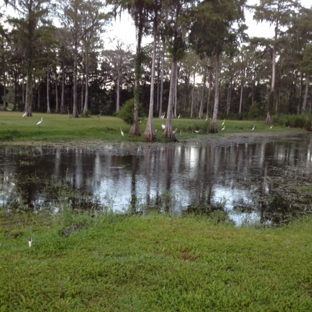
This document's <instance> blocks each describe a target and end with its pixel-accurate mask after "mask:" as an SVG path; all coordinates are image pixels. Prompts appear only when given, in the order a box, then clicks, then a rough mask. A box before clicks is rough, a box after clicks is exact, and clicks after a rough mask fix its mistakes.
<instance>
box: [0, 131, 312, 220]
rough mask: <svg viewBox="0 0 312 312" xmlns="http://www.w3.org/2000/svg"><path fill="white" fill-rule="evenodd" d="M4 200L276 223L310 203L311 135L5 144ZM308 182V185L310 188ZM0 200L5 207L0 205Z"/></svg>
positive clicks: (23, 206) (12, 205)
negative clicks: (71, 144) (83, 144)
mask: <svg viewBox="0 0 312 312" xmlns="http://www.w3.org/2000/svg"><path fill="white" fill-rule="evenodd" d="M0 158H1V171H0V173H1V205H2V206H4V207H5V208H8V209H9V210H10V211H17V210H28V211H30V212H34V211H40V210H46V209H49V207H51V206H55V205H59V201H60V198H63V200H64V198H66V199H67V200H70V202H71V204H72V205H73V207H74V208H75V209H78V210H82V209H84V208H85V209H90V208H92V209H97V210H105V209H112V210H113V211H121V212H127V213H130V214H133V213H148V212H149V211H151V210H156V211H158V212H160V213H169V214H182V213H198V214H205V215H210V216H214V220H215V221H216V222H219V221H220V222H221V221H222V222H224V221H226V220H232V221H234V222H235V223H236V224H241V223H242V222H258V223H263V224H266V223H274V224H281V223H285V222H287V221H288V220H289V219H290V218H293V217H298V216H299V215H302V214H306V213H310V211H311V202H312V201H311V179H312V178H311V168H312V138H311V135H301V136H300V137H293V138H289V137H288V138H287V139H285V138H274V139H273V138H271V139H269V138H267V139H266V138H264V139H263V138H262V139H256V138H255V139H254V140H252V139H250V138H244V140H242V139H240V140H236V141H235V139H234V140H233V141H232V142H231V143H229V142H222V140H220V141H217V140H214V141H211V142H207V143H205V142H200V141H198V142H196V143H184V144H180V143H176V144H174V145H172V144H168V145H165V144H157V143H156V144H143V143H138V144H133V143H132V144H131V143H129V144H127V143H122V144H113V143H103V144H102V145H101V146H96V147H94V148H93V147H92V146H87V147H75V148H66V147H49V146H39V147H3V148H1V149H0ZM309 187H310V188H309ZM5 208H4V209H5Z"/></svg>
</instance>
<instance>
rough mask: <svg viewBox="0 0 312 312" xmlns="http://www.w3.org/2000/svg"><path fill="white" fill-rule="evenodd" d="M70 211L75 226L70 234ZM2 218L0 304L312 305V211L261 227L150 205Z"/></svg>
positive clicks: (7, 307)
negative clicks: (136, 209)
mask: <svg viewBox="0 0 312 312" xmlns="http://www.w3.org/2000/svg"><path fill="white" fill-rule="evenodd" d="M68 220H71V222H72V224H76V225H77V224H78V225H79V226H80V228H79V230H77V231H72V233H71V235H70V236H66V235H64V232H63V229H64V227H65V226H68V224H69V223H68ZM0 223H1V228H2V230H1V233H0V247H1V248H0V269H1V279H0V311H59V310H60V311H311V309H312V292H311V289H312V266H311V262H312V245H311V241H312V222H311V219H307V220H302V221H296V222H294V223H292V224H290V225H288V226H285V227H283V228H279V229H265V230H264V229H260V228H256V227H254V228H244V227H242V228H237V227H234V226H231V225H222V224H219V225H215V224H212V223H211V222H210V221H209V219H207V218H204V217H202V218H199V217H187V218H179V217H174V218H170V217H168V216H161V215H153V214H151V215H147V216H144V217H139V216H132V217H127V216H120V215H113V214H106V215H98V216H96V217H93V218H91V217H89V216H88V215H73V216H71V218H70V219H68V216H66V214H65V215H64V216H63V217H62V216H60V217H58V218H57V219H54V218H51V217H47V216H45V217H42V218H37V217H36V218H33V217H31V216H28V217H27V216H25V215H22V216H20V217H19V216H14V217H13V220H10V219H8V217H6V216H5V214H2V215H0ZM16 228H18V231H17V230H16ZM29 237H32V238H33V246H32V247H31V248H29V247H28V244H27V240H28V238H29Z"/></svg>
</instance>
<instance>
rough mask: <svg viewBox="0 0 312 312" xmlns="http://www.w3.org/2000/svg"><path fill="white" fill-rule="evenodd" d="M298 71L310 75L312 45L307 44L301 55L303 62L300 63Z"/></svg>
mask: <svg viewBox="0 0 312 312" xmlns="http://www.w3.org/2000/svg"><path fill="white" fill-rule="evenodd" d="M300 69H301V70H302V71H303V72H304V73H306V74H308V75H312V44H309V45H308V46H307V47H306V49H305V50H304V53H303V60H302V62H301V63H300Z"/></svg>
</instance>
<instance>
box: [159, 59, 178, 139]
mask: <svg viewBox="0 0 312 312" xmlns="http://www.w3.org/2000/svg"><path fill="white" fill-rule="evenodd" d="M177 63H178V62H177V61H176V60H172V63H171V78H170V89H169V99H168V110H167V122H166V127H165V130H164V133H163V137H165V138H169V139H172V140H173V141H177V138H176V137H175V135H174V133H173V131H172V110H173V101H174V87H175V84H176V73H177V71H176V67H177Z"/></svg>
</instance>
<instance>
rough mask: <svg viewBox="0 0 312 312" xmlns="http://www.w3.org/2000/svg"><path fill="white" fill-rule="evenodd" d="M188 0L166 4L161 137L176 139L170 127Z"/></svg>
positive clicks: (184, 46)
mask: <svg viewBox="0 0 312 312" xmlns="http://www.w3.org/2000/svg"><path fill="white" fill-rule="evenodd" d="M189 4H190V2H189V1H187V0H186V1H185V2H184V1H180V0H172V1H169V3H168V4H167V9H168V19H167V20H166V35H167V42H168V53H169V56H170V60H171V73H170V87H169V97H168V107H167V121H166V127H165V130H164V132H163V137H165V138H169V139H171V140H173V141H176V136H175V134H174V133H173V129H172V117H173V107H174V104H175V100H176V93H175V90H176V85H177V81H178V77H177V73H178V68H177V67H178V61H179V60H181V59H183V57H184V55H185V51H186V41H185V33H186V29H187V25H188V24H189V21H188V19H187V17H188V16H189V13H190V10H189Z"/></svg>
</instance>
